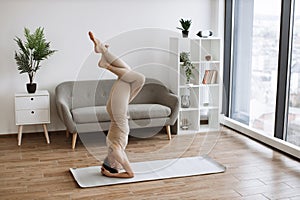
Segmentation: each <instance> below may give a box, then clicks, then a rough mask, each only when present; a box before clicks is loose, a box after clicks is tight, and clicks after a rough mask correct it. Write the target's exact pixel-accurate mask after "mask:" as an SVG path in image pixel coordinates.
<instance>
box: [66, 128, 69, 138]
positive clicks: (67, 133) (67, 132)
mask: <svg viewBox="0 0 300 200" xmlns="http://www.w3.org/2000/svg"><path fill="white" fill-rule="evenodd" d="M66 137H67V138H69V137H70V132H69V131H68V130H66Z"/></svg>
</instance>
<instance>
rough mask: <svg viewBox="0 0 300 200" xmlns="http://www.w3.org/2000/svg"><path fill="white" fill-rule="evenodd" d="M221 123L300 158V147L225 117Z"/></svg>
mask: <svg viewBox="0 0 300 200" xmlns="http://www.w3.org/2000/svg"><path fill="white" fill-rule="evenodd" d="M221 123H222V124H223V125H225V126H228V127H230V128H232V129H234V130H236V131H239V132H241V133H242V134H244V135H247V136H249V137H251V138H254V139H256V140H258V141H260V142H262V143H264V144H267V145H269V146H271V147H274V148H276V149H278V150H280V151H283V152H285V153H287V154H289V155H292V156H294V157H296V158H298V159H299V158H300V147H298V146H296V145H293V144H291V143H289V142H286V141H283V140H281V139H278V138H276V137H272V136H268V135H265V134H263V133H261V132H259V131H258V130H254V129H252V128H250V127H249V126H247V125H245V124H242V123H240V122H237V121H235V120H233V119H230V118H228V117H225V116H223V117H221Z"/></svg>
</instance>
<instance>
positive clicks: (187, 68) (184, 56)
mask: <svg viewBox="0 0 300 200" xmlns="http://www.w3.org/2000/svg"><path fill="white" fill-rule="evenodd" d="M180 62H182V64H181V67H182V68H183V69H184V72H185V77H186V84H191V83H190V81H191V78H192V75H193V69H195V66H194V65H193V63H192V62H191V60H190V53H189V52H181V53H180Z"/></svg>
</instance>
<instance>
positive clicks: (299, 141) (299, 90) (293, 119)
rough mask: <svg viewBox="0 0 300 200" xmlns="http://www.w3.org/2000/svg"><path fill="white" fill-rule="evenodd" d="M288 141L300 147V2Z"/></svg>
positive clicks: (294, 36) (294, 41) (296, 2)
mask: <svg viewBox="0 0 300 200" xmlns="http://www.w3.org/2000/svg"><path fill="white" fill-rule="evenodd" d="M294 10H295V12H294V28H293V43H292V44H293V45H292V61H291V74H290V90H289V109H288V110H289V114H288V131H287V137H286V139H287V141H288V142H290V143H293V144H295V145H298V146H300V1H299V0H297V1H295V9H294Z"/></svg>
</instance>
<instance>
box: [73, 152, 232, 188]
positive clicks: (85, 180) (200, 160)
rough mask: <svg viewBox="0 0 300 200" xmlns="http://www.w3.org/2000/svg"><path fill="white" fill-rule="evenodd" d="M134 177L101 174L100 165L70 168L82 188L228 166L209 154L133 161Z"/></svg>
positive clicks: (193, 173)
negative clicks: (115, 176)
mask: <svg viewBox="0 0 300 200" xmlns="http://www.w3.org/2000/svg"><path fill="white" fill-rule="evenodd" d="M131 166H132V169H133V171H134V173H135V176H134V178H109V177H105V176H103V175H101V169H100V166H91V167H85V168H70V171H71V173H72V174H73V177H74V179H75V180H76V182H77V183H78V185H79V186H80V187H82V188H88V187H97V186H106V185H116V184H123V183H133V182H141V181H152V180H160V179H168V178H179V177H187V176H196V175H204V174H213V173H220V172H224V171H225V170H226V168H225V167H224V166H223V165H221V164H219V163H217V162H216V161H214V160H213V159H211V158H210V157H208V156H199V157H186V158H176V159H167V160H154V161H146V162H136V163H131Z"/></svg>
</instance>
